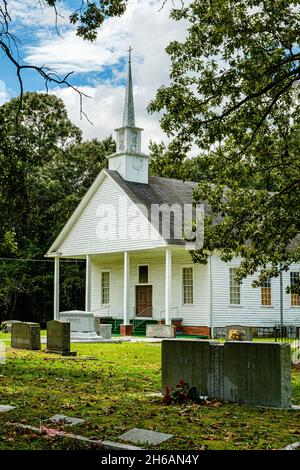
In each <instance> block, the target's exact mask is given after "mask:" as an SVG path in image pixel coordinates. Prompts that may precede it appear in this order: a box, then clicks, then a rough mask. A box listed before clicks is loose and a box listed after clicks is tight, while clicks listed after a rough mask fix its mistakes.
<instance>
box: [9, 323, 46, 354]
mask: <svg viewBox="0 0 300 470" xmlns="http://www.w3.org/2000/svg"><path fill="white" fill-rule="evenodd" d="M11 347H12V348H15V349H31V350H38V349H41V328H40V325H39V324H38V323H30V322H26V323H25V322H24V323H13V324H12V329H11Z"/></svg>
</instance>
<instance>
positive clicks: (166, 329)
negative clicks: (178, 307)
mask: <svg viewBox="0 0 300 470" xmlns="http://www.w3.org/2000/svg"><path fill="white" fill-rule="evenodd" d="M175 336H176V326H174V325H163V324H158V325H152V324H148V325H146V337H147V338H175Z"/></svg>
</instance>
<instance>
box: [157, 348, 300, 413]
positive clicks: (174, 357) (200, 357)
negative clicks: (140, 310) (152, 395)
mask: <svg viewBox="0 0 300 470" xmlns="http://www.w3.org/2000/svg"><path fill="white" fill-rule="evenodd" d="M181 379H182V380H184V381H185V382H187V383H188V384H189V385H190V386H191V387H196V388H197V391H198V393H199V395H202V396H207V397H208V398H211V399H212V398H215V399H218V400H228V401H231V402H238V403H241V404H246V405H255V406H270V407H279V408H291V356H290V345H289V344H287V343H275V342H274V343H266V342H262V343H256V342H255V343H253V342H244V341H229V342H227V343H225V344H224V345H223V344H220V343H214V342H212V341H205V340H202V341H199V340H193V341H185V340H179V341H178V340H164V341H163V342H162V387H163V391H164V390H165V387H166V386H169V387H173V388H174V387H175V386H176V385H177V384H178V382H179V381H180V380H181Z"/></svg>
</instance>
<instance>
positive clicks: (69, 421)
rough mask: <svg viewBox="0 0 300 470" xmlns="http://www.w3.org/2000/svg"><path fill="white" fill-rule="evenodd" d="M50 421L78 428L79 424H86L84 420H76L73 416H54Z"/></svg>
mask: <svg viewBox="0 0 300 470" xmlns="http://www.w3.org/2000/svg"><path fill="white" fill-rule="evenodd" d="M49 421H52V422H53V423H58V424H60V423H63V424H66V425H68V426H76V425H77V424H82V423H84V422H85V420H84V419H81V418H74V417H73V416H65V415H60V414H57V415H54V416H52V418H50V419H49Z"/></svg>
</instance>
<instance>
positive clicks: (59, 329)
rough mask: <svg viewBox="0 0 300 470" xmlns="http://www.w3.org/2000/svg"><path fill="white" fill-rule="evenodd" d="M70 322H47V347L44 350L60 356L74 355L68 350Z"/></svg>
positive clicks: (74, 354) (74, 353) (73, 352)
mask: <svg viewBox="0 0 300 470" xmlns="http://www.w3.org/2000/svg"><path fill="white" fill-rule="evenodd" d="M70 336H71V335H70V323H68V322H64V321H59V320H51V321H48V322H47V348H46V349H45V352H47V353H52V354H60V355H61V356H76V352H75V351H70Z"/></svg>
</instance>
